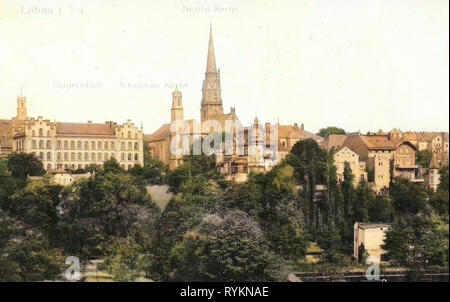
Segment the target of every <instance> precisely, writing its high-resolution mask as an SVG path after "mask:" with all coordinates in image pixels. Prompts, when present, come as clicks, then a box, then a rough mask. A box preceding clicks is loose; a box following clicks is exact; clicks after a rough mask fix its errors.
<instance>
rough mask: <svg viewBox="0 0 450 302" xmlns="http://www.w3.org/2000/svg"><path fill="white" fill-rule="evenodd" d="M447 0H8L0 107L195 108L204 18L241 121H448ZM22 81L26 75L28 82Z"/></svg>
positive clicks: (147, 121)
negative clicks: (175, 96)
mask: <svg viewBox="0 0 450 302" xmlns="http://www.w3.org/2000/svg"><path fill="white" fill-rule="evenodd" d="M448 5H449V4H448V1H446V0H442V1H441V0H420V1H419V0H391V1H368V0H354V1H353V0H346V1H336V0H310V1H306V0H302V1H299V0H283V1H272V0H270V1H268V0H259V1H254V0H208V1H206V0H203V1H200V0H190V1H187V0H181V1H179V0H171V1H163V0H161V1H156V0H127V1H118V0H108V1H103V0H84V1H83V0H77V1H63V0H40V1H36V0H0V119H4V118H11V117H12V116H15V112H16V98H17V96H18V95H20V94H21V90H22V94H23V95H24V96H26V97H27V102H28V115H29V116H31V117H38V116H43V117H44V118H48V119H50V120H57V121H66V122H86V121H88V120H91V121H93V122H99V123H103V122H105V121H109V120H113V121H115V122H118V123H123V122H126V120H127V119H131V120H132V121H133V122H134V123H135V124H136V125H138V126H140V125H141V123H142V124H143V126H144V131H145V133H152V132H154V131H155V130H157V129H158V128H159V127H160V126H161V125H162V124H164V123H168V122H170V107H171V92H172V91H173V90H174V88H175V86H178V88H179V90H181V92H182V94H183V105H184V115H185V118H186V119H190V118H195V119H197V120H198V119H199V118H200V101H201V87H202V81H203V79H204V72H205V68H206V54H207V46H208V36H209V28H210V24H212V29H213V35H214V46H215V54H216V63H217V66H218V67H219V68H220V71H221V84H222V99H223V103H224V110H225V112H228V111H229V108H230V107H236V114H237V116H238V117H239V119H240V120H241V122H242V123H243V124H244V125H249V124H251V122H252V121H253V120H254V118H255V116H257V117H258V119H259V120H260V122H261V123H265V122H272V123H274V122H277V121H279V122H280V124H294V123H298V124H304V127H305V130H308V131H311V132H317V131H318V130H319V129H320V128H323V127H327V126H337V127H341V128H343V129H345V130H346V131H348V132H356V131H361V132H367V131H377V130H379V129H383V130H385V131H388V130H391V129H393V128H397V129H401V130H403V131H409V130H411V131H448V129H449V40H448V39H449V38H448V37H449V15H448V14H449V7H448ZM21 87H22V88H21Z"/></svg>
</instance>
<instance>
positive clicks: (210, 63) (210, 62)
mask: <svg viewBox="0 0 450 302" xmlns="http://www.w3.org/2000/svg"><path fill="white" fill-rule="evenodd" d="M206 72H207V73H210V72H214V73H215V72H217V69H216V56H215V55H214V42H213V35H212V25H211V24H210V25H209V44H208V59H207V62H206Z"/></svg>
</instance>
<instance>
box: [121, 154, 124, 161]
mask: <svg viewBox="0 0 450 302" xmlns="http://www.w3.org/2000/svg"><path fill="white" fill-rule="evenodd" d="M120 160H121V161H124V160H125V153H121V154H120Z"/></svg>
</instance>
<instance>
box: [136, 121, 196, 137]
mask: <svg viewBox="0 0 450 302" xmlns="http://www.w3.org/2000/svg"><path fill="white" fill-rule="evenodd" d="M185 122H187V123H188V125H189V129H190V134H193V133H194V129H196V128H197V129H201V128H200V125H199V124H198V122H197V121H196V120H194V119H191V120H185ZM194 124H195V126H194ZM170 125H171V124H164V125H162V126H161V127H159V129H158V130H156V131H155V132H153V133H152V134H150V135H145V136H144V139H145V141H146V142H157V141H163V140H166V139H167V138H168V137H170ZM197 134H201V133H197Z"/></svg>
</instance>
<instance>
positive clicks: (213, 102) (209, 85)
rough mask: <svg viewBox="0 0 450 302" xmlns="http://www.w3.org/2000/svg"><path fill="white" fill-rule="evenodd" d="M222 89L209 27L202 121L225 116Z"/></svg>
mask: <svg viewBox="0 0 450 302" xmlns="http://www.w3.org/2000/svg"><path fill="white" fill-rule="evenodd" d="M221 93H222V89H221V88H220V74H219V72H217V68H216V57H215V55H214V42H213V36H212V26H211V24H210V27H209V44H208V58H207V62H206V72H205V79H204V80H203V87H202V102H201V109H200V113H201V120H202V122H203V121H205V120H208V119H210V118H211V117H213V116H215V115H220V114H223V108H222V96H221Z"/></svg>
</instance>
